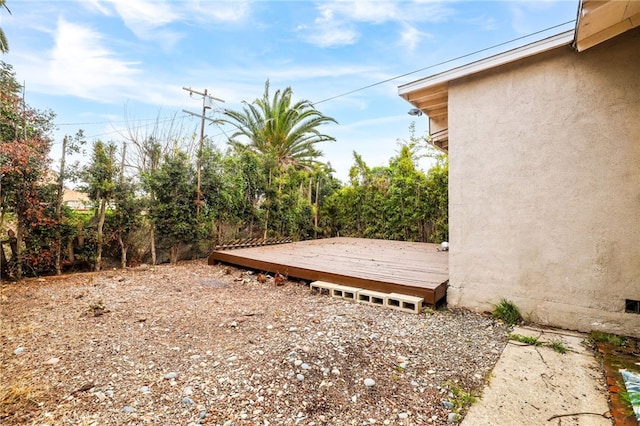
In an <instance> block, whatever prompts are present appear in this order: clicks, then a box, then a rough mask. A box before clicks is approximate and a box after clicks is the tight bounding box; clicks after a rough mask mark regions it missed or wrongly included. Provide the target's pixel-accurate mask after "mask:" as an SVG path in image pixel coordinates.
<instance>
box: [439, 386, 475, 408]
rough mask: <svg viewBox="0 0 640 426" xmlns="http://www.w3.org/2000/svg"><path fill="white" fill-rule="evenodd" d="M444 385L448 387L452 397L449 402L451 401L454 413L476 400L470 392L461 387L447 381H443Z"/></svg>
mask: <svg viewBox="0 0 640 426" xmlns="http://www.w3.org/2000/svg"><path fill="white" fill-rule="evenodd" d="M444 386H445V387H447V388H448V389H449V395H450V397H451V399H452V401H451V402H452V403H453V411H454V412H455V413H458V414H460V412H462V411H463V410H464V409H465V408H467V407H468V406H470V405H471V404H474V403H475V402H476V397H475V396H474V395H473V394H472V393H471V392H467V391H465V390H464V389H462V388H461V387H459V386H457V385H454V384H451V383H449V382H447V383H445V385H444Z"/></svg>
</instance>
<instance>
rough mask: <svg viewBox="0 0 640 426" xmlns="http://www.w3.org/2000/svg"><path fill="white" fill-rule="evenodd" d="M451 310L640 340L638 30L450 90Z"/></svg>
mask: <svg viewBox="0 0 640 426" xmlns="http://www.w3.org/2000/svg"><path fill="white" fill-rule="evenodd" d="M449 141H450V144H449V161H450V165H449V167H450V168H449V173H450V175H449V192H450V193H449V202H450V206H449V215H450V218H449V224H450V243H451V248H450V286H449V290H448V296H447V300H448V302H449V303H450V304H452V305H454V306H455V305H458V306H466V307H470V308H473V309H477V310H491V309H492V308H493V305H494V304H496V303H498V302H499V300H500V299H501V298H502V297H505V298H507V299H510V300H512V301H513V302H515V303H516V305H518V306H519V307H520V309H521V311H522V313H523V315H524V316H525V317H527V318H530V319H531V320H533V321H536V322H539V323H542V324H550V325H556V326H561V327H564V328H570V329H579V330H583V331H588V330H592V329H599V330H606V331H610V332H615V333H620V334H626V335H635V336H639V335H640V315H638V314H631V313H625V312H624V309H625V303H624V302H625V299H635V300H640V31H638V30H633V31H631V32H628V33H626V34H624V35H622V36H619V37H617V38H616V39H613V40H611V41H609V42H606V43H604V44H602V45H599V46H596V47H594V48H592V49H590V50H587V51H585V52H582V53H577V52H575V51H574V50H572V49H571V48H569V47H564V48H560V49H556V50H554V51H551V52H547V53H544V54H540V55H537V56H535V57H532V58H528V59H524V60H521V61H519V62H516V63H513V64H509V65H506V66H502V67H498V68H495V69H493V70H490V71H486V72H483V73H481V74H477V75H474V76H470V77H466V78H464V79H461V80H457V81H453V82H451V83H450V87H449Z"/></svg>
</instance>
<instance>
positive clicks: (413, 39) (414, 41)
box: [400, 24, 433, 52]
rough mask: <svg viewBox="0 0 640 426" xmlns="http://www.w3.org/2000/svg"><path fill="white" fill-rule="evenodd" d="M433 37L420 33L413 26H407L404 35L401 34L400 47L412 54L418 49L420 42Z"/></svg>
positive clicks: (403, 31)
mask: <svg viewBox="0 0 640 426" xmlns="http://www.w3.org/2000/svg"><path fill="white" fill-rule="evenodd" d="M432 37H433V36H432V35H431V34H429V33H426V32H424V31H420V30H419V29H417V28H416V27H414V26H412V25H408V24H405V25H404V29H403V30H402V33H401V34H400V45H401V47H402V48H403V49H406V50H408V51H409V52H412V51H414V50H415V49H416V47H418V45H419V44H420V42H421V41H422V40H423V39H425V38H432Z"/></svg>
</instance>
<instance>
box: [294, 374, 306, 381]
mask: <svg viewBox="0 0 640 426" xmlns="http://www.w3.org/2000/svg"><path fill="white" fill-rule="evenodd" d="M296 379H298V380H299V381H303V380H304V376H303V375H302V374H296Z"/></svg>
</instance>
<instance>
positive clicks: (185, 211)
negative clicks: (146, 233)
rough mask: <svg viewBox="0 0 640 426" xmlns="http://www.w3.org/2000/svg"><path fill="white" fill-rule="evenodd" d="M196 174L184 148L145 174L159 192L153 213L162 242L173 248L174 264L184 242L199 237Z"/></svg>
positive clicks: (150, 184) (150, 212) (147, 181)
mask: <svg viewBox="0 0 640 426" xmlns="http://www.w3.org/2000/svg"><path fill="white" fill-rule="evenodd" d="M194 175H195V174H194V170H193V167H191V164H190V163H189V157H188V156H187V154H186V153H184V152H180V151H177V152H175V153H173V154H170V155H167V156H166V157H165V159H164V162H163V163H162V166H160V168H159V169H158V170H157V171H155V172H154V173H151V174H146V175H145V185H147V186H148V188H149V190H150V191H153V193H154V194H155V199H154V200H153V202H152V203H151V206H150V209H149V216H150V217H151V220H152V221H153V223H154V225H155V227H156V230H157V232H158V239H159V241H162V242H163V243H164V244H165V245H166V246H168V248H169V258H170V262H171V263H176V262H177V260H178V248H179V246H180V243H188V244H190V243H193V242H196V241H197V239H198V222H197V219H196V205H195V203H194V202H193V200H194V199H195V193H196V186H195V182H194V181H193V177H194Z"/></svg>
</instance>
